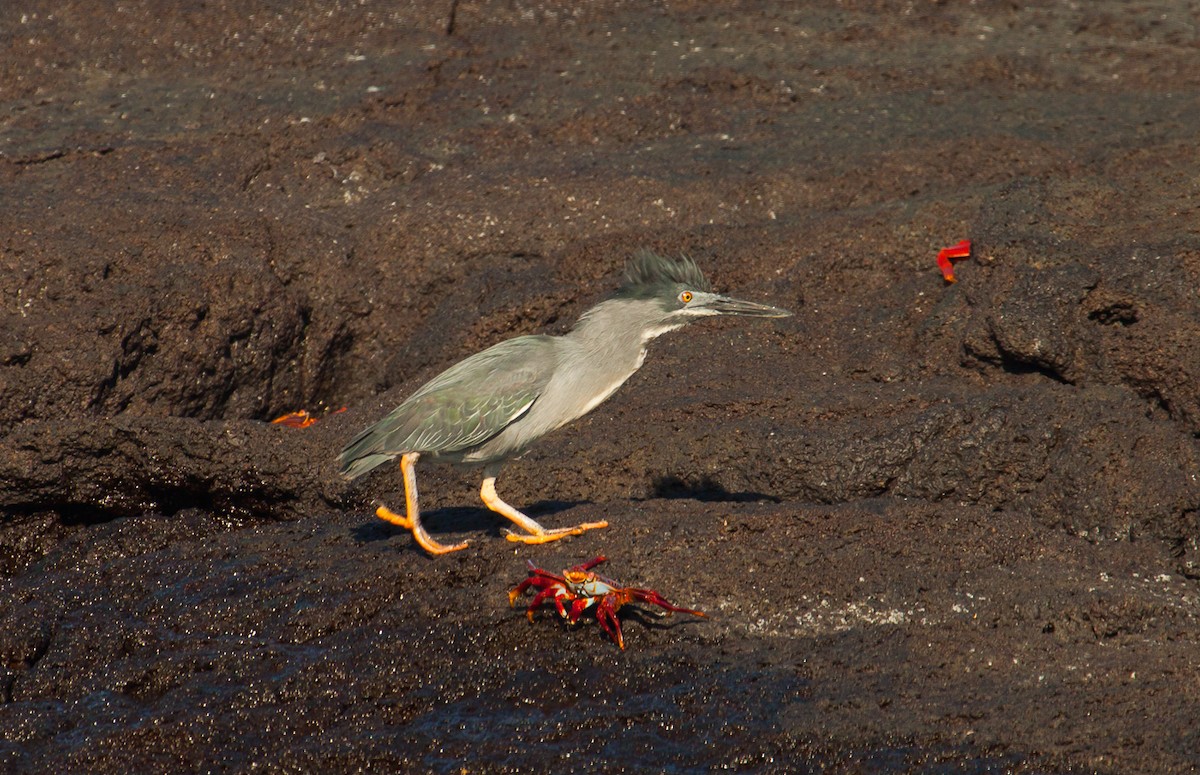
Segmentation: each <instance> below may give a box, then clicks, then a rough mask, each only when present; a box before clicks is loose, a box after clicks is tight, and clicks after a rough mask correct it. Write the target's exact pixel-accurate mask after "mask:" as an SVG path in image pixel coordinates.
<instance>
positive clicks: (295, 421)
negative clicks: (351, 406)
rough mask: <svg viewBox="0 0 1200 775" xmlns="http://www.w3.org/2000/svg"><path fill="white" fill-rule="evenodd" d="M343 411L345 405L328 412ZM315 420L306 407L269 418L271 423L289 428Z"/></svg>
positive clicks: (338, 412) (310, 423) (301, 426)
mask: <svg viewBox="0 0 1200 775" xmlns="http://www.w3.org/2000/svg"><path fill="white" fill-rule="evenodd" d="M344 411H346V407H344V406H343V407H342V408H341V409H338V410H337V411H334V412H330V414H341V413H342V412H344ZM316 421H317V418H316V417H313V416H312V415H311V414H309V413H308V410H307V409H301V410H300V411H298V412H288V413H287V414H285V415H283V416H282V417H276V418H275V419H274V420H271V424H272V425H286V426H287V427H289V428H307V427H308V426H310V425H312V424H313V423H315V422H316Z"/></svg>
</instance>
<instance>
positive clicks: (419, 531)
mask: <svg viewBox="0 0 1200 775" xmlns="http://www.w3.org/2000/svg"><path fill="white" fill-rule="evenodd" d="M375 516H377V517H379V518H380V519H382V520H383V521H384V522H390V523H392V524H393V525H397V526H399V527H402V528H404V529H405V530H411V531H412V534H413V538H414V539H416V542H417V543H418V544H420V545H421V548H422V549H424V550H425V551H427V552H429V553H430V554H449V553H450V552H457V551H458V550H460V549H466V548H467V542H466V541H463V542H462V543H461V544H449V545H447V544H441V543H438V542H437V541H435V540H433V537H432V536H430V535H429V534H428V533H426V532H425V528H424V527H422V525H421V523H420V521H419V520H415V519H409V518H408V517H405V516H403V515H400V514H397V513H396V512H394V511H392V510H391V509H389V508H388V507H387V506H380V507H379V508H377V509H375Z"/></svg>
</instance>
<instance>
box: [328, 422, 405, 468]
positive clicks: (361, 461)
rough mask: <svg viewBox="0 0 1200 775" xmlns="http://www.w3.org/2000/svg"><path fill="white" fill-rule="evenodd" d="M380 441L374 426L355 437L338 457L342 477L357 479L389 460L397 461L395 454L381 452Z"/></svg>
mask: <svg viewBox="0 0 1200 775" xmlns="http://www.w3.org/2000/svg"><path fill="white" fill-rule="evenodd" d="M380 440H381V439H380V438H379V434H378V433H377V432H376V429H375V427H374V426H372V427H370V428H368V429H367V430H365V431H363V432H362V433H360V434H358V435H357V436H355V437H354V439H353V440H352V441H351V442H350V443H349V444H347V445H346V446H345V448H344V449H342V453H341V454H340V455H338V462H339V463H341V466H342V476H343V477H344V478H346V479H357V478H358V477H360V476H362V475H363V474H365V473H367V472H368V471H373V470H375V469H376V468H378V467H379V466H381V465H383V464H384V463H386V462H388V461H389V460H395V459H396V456H395V455H394V454H388V453H386V452H380V451H379V450H380V444H379V442H380Z"/></svg>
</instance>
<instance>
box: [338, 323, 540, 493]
mask: <svg viewBox="0 0 1200 775" xmlns="http://www.w3.org/2000/svg"><path fill="white" fill-rule="evenodd" d="M554 363H555V361H554V339H553V338H552V337H548V336H522V337H518V338H516V339H510V340H508V341H506V342H501V343H500V344H498V345H495V346H493V347H490V348H488V349H487V350H484V351H483V352H480V353H477V354H475V355H472V356H471V357H469V358H467V359H465V360H463V361H460V362H459V363H456V364H455V365H453V366H451V367H450V368H449V369H446V370H445V371H444V372H442V373H441V374H439V375H438V376H436V377H434V378H433V379H432V380H430V381H429V382H427V383H426V384H425V385H424V386H423V387H421V389H420V390H418V391H417V392H416V393H414V394H413V395H412V396H411V397H410V398H409V399H408V400H406V401H405V402H404V403H403V404H401V405H400V406H398V407H397V408H396V409H395V410H394V411H393V412H392V413H391V414H389V415H388V416H386V417H384V418H383V419H382V420H380V421H379V422H377V423H376V424H375V425H372V426H371V427H370V428H367V429H366V430H365V431H363V432H362V433H360V434H359V435H358V436H357V437H356V438H355V439H354V440H353V441H351V442H350V443H349V444H348V445H346V448H345V449H344V450H342V454H341V461H342V467H343V471H344V472H345V474H346V475H347V476H350V477H353V476H357V475H358V474H360V473H365V471H366V470H370V468H373V467H374V466H375V465H378V464H379V463H380V462H383V461H384V460H387V459H390V458H392V457H394V456H396V455H399V454H403V453H406V452H437V453H454V452H460V451H463V450H466V449H470V448H471V447H474V446H477V445H479V444H482V443H483V442H485V441H487V440H488V439H490V438H492V437H493V436H495V435H496V434H498V433H500V431H502V430H504V429H505V428H506V427H507V426H508V425H509V424H510V423H512V422H513V421H515V420H517V419H518V418H520V417H521V416H522V415H523V414H525V413H526V412H528V411H529V408H530V407H531V406H533V402H534V401H536V400H537V399H538V396H540V395H541V393H542V390H543V389H545V387H546V383H547V382H549V380H550V375H551V373H552V372H553V371H554ZM374 458H379V460H378V462H375V461H374ZM365 459H371V463H372V464H371V465H369V467H364V466H362V465H361V464H360V465H358V466H356V465H355V462H356V461H360V460H363V461H364V462H365ZM360 469H361V470H360Z"/></svg>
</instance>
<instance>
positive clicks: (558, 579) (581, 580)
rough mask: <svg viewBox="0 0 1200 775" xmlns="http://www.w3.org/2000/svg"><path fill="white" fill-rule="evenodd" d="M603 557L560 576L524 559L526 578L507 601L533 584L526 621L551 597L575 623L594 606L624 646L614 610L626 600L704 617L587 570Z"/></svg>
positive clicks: (611, 634)
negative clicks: (533, 593) (527, 572)
mask: <svg viewBox="0 0 1200 775" xmlns="http://www.w3.org/2000/svg"><path fill="white" fill-rule="evenodd" d="M607 559H608V558H607V557H604V556H603V555H601V556H600V557H596V558H594V559H591V560H588V561H587V562H585V563H582V564H581V565H576V566H574V567H571V568H567V569H566V570H564V571H563V572H562V575H561V576H560V575H558V574H557V573H551V572H550V571H548V570H545V569H544V568H539V567H537V566H536V565H534V564H533V562H532V561H528V564H529V578H527V579H525V580H524V581H522V582H521V583H520V584H518V585H517V586H516V587H514V588H513V589H512V590H511V591H509V593H508V604H509V605H510V606H515V605H516V604H517V598H519V597H520V596H521V595H522V594H523V593H524V592H525V590H527V589H530V588H534V589H536V590H537V593H536V594H535V595H534V596H533V600H532V601H531V602H530V603H529V607H528V608H526V609H525V614H526V615H527V616H528V617H529V621H531V622H532V621H533V612H534V611H536V610H537V608H538V606H540V605H542V604H543V603H545V602H547V601H552V602H553V603H554V607H555V608H557V609H558V613H559V615H560V616H562V618H564V619H566V620H567V621H569V622H570V623H571V624H576V623H577V622H578V621H579V617H580V616H581V615H583V612H584V611H586V610H587V609H589V608H591V607H592V606H595V614H596V621H597V622H599V623H600V626H601V627H603V628H604V631H605V632H607V633H608V634H609V637H611V638H612V639H613V640H614V641H616V643H617V645H618V646H620V647H621V648H622V649H624V648H625V638H624V636H623V635H622V634H621V621H620V620H619V619H618V618H617V611H619V610H621V606H623V605H625V604H626V603H634V602H637V603H649V604H650V605H656V606H658V607H659V608H663V609H665V610H666V612H667V613H666V614H665V615H667V616H669V615H670V614H672V613H675V612H679V613H684V614H693V615H695V616H702V617H705V618H707V617H708V614H706V613H704V612H703V611H695V610H692V609H691V608H680V607H679V606H677V605H675V604H674V603H672V602H670V601H669V600H667V599H666V598H664V597H663V596H662V595H660V594H658V593H657V592H655V591H654V590H652V589H639V588H638V587H622V586H619V585H618V584H617V582H615V581H613V580H612V579H609V578H605V577H604V576H601V575H600V574H598V573H592V572H591V569H592V568H594V567H596V566H597V565H599V564H600V563H602V562H604V561H605V560H607Z"/></svg>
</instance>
